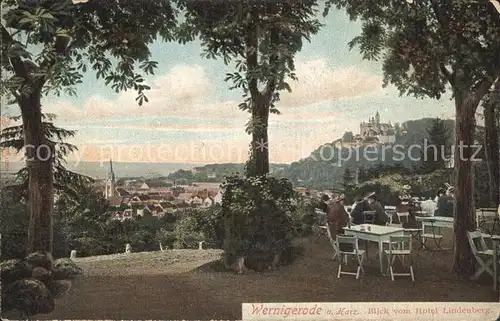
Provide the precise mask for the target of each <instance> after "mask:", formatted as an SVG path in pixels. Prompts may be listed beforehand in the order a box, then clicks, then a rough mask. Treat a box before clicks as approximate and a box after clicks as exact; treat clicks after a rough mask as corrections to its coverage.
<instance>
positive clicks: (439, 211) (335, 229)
mask: <svg viewBox="0 0 500 321" xmlns="http://www.w3.org/2000/svg"><path fill="white" fill-rule="evenodd" d="M410 190H411V187H410V186H408V185H405V186H404V187H403V191H402V193H401V195H400V197H399V199H400V204H398V205H396V212H400V213H401V212H405V213H409V216H408V222H407V224H408V225H409V226H412V225H416V222H415V215H414V214H415V212H416V211H418V210H419V206H418V204H416V202H414V201H413V199H412V197H411V196H410ZM344 200H345V196H344V195H343V194H341V195H338V196H336V197H334V198H333V199H330V197H329V196H328V195H326V194H325V195H323V196H322V201H321V202H320V204H319V209H321V210H322V211H323V212H324V213H327V217H326V220H327V223H328V227H329V229H330V232H331V235H332V237H333V238H335V237H336V236H337V235H339V234H343V233H344V228H345V227H348V226H350V224H351V223H352V224H355V225H359V224H363V223H365V212H367V211H372V212H374V218H373V224H374V225H387V223H389V222H390V221H391V218H390V217H389V216H388V214H387V213H386V210H385V209H384V206H382V204H381V203H380V201H379V200H378V198H377V194H376V193H375V192H373V193H370V194H369V195H367V196H366V197H364V198H357V199H356V200H355V202H354V205H353V206H352V210H351V212H350V213H348V212H347V210H346V206H345V204H344ZM435 202H436V204H437V206H436V210H435V213H433V214H434V215H435V216H445V217H453V206H454V188H453V187H452V186H448V188H447V189H446V190H445V189H439V190H438V192H437V193H436V198H435ZM412 214H413V215H412Z"/></svg>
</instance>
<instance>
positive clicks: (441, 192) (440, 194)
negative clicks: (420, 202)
mask: <svg viewBox="0 0 500 321" xmlns="http://www.w3.org/2000/svg"><path fill="white" fill-rule="evenodd" d="M444 194H446V191H445V190H444V188H440V189H438V191H437V193H436V197H435V198H434V202H436V203H437V202H438V200H439V198H440V197H441V196H443V195H444Z"/></svg>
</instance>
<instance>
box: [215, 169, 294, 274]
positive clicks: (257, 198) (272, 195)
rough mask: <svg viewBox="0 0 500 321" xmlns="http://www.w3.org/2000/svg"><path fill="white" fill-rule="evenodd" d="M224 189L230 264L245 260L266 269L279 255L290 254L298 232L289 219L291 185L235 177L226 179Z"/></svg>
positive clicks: (223, 212)
mask: <svg viewBox="0 0 500 321" xmlns="http://www.w3.org/2000/svg"><path fill="white" fill-rule="evenodd" d="M222 189H223V191H224V194H223V200H222V215H223V218H224V227H225V234H224V251H225V260H226V263H227V264H232V262H233V261H234V260H235V259H236V258H238V257H242V256H243V257H245V259H246V261H248V262H254V264H255V265H256V266H254V267H255V268H256V269H259V270H260V269H265V268H267V266H269V265H270V262H271V261H272V260H273V258H274V256H275V255H282V254H283V253H286V252H287V251H289V250H290V248H291V239H292V238H293V236H294V230H293V227H292V218H291V216H289V215H290V214H291V212H292V210H293V206H292V203H291V201H292V199H293V198H294V197H295V191H294V190H293V188H292V184H291V183H290V181H288V180H286V179H276V178H273V177H269V176H258V177H249V178H239V177H235V176H233V177H227V178H226V181H225V182H224V184H223V187H222ZM249 264H252V263H249ZM261 264H263V265H264V266H262V265H261Z"/></svg>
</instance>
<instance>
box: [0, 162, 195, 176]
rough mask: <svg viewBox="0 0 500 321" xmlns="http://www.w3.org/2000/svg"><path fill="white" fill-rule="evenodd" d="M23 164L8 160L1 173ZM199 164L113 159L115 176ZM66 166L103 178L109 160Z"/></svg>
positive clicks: (165, 172) (160, 172)
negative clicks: (130, 161) (124, 161)
mask: <svg viewBox="0 0 500 321" xmlns="http://www.w3.org/2000/svg"><path fill="white" fill-rule="evenodd" d="M24 166H25V164H24V163H22V162H10V163H8V166H5V164H1V166H0V167H1V171H2V174H3V173H5V174H7V173H15V172H17V171H18V170H20V169H21V168H23V167H24ZM195 166H199V164H188V163H121V162H115V161H113V170H114V172H115V175H116V177H119V178H120V177H157V176H167V175H168V174H170V173H172V172H175V171H177V170H179V169H181V168H185V169H190V168H193V167H195ZM67 168H68V169H69V170H72V171H75V172H77V173H80V174H84V175H87V176H90V177H92V178H97V179H98V178H104V177H105V176H106V170H107V169H108V168H109V160H106V161H103V162H102V163H101V162H79V163H78V162H76V161H68V164H67Z"/></svg>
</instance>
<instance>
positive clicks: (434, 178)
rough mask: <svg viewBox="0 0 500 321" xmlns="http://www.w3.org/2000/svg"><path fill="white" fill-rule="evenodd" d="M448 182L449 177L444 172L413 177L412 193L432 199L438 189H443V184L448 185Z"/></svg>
mask: <svg viewBox="0 0 500 321" xmlns="http://www.w3.org/2000/svg"><path fill="white" fill-rule="evenodd" d="M449 180H450V175H449V174H448V173H447V172H446V171H444V170H443V171H435V172H432V173H429V174H425V175H420V176H415V177H414V178H413V183H412V193H413V194H414V195H418V196H422V197H426V198H429V197H430V198H432V199H434V197H436V193H437V191H438V189H439V188H443V187H444V184H445V183H449Z"/></svg>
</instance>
